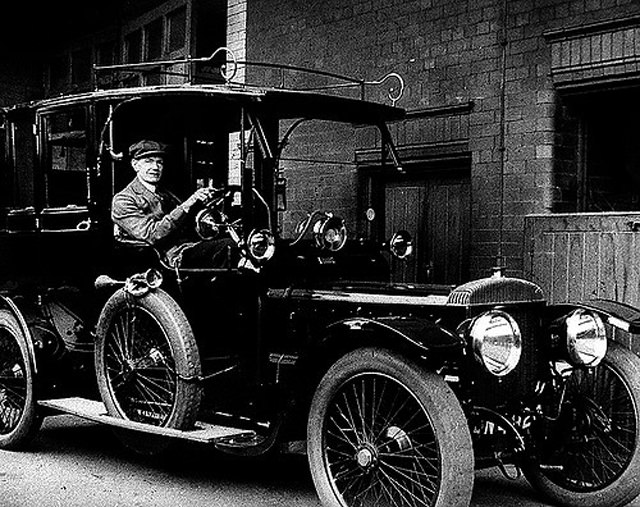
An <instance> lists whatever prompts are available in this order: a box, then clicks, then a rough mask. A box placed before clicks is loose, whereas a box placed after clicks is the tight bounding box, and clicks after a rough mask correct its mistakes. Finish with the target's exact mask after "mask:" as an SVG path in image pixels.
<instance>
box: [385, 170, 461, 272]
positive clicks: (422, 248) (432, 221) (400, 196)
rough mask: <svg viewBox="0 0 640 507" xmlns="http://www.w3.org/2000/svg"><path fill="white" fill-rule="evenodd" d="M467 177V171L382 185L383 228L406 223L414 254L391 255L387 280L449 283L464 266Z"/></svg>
mask: <svg viewBox="0 0 640 507" xmlns="http://www.w3.org/2000/svg"><path fill="white" fill-rule="evenodd" d="M470 191H471V189H470V183H469V178H467V177H455V178H449V177H447V178H424V179H420V180H414V181H393V182H388V183H387V184H386V186H385V233H386V236H387V237H389V236H390V235H391V234H392V233H393V231H396V230H398V229H406V230H407V231H409V232H410V233H411V234H412V235H413V236H414V244H415V254H414V255H413V257H412V258H410V259H408V260H405V261H398V260H396V259H393V261H392V281H394V282H421V283H451V284H457V283H461V282H463V281H466V279H467V277H468V272H469V222H470Z"/></svg>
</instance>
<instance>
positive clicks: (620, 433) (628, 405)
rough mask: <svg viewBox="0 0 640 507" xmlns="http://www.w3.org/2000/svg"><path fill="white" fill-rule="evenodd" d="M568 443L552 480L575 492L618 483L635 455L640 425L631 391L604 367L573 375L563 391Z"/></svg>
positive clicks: (609, 369) (615, 373)
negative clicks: (565, 390)
mask: <svg viewBox="0 0 640 507" xmlns="http://www.w3.org/2000/svg"><path fill="white" fill-rule="evenodd" d="M567 393H568V396H569V400H568V404H567V408H566V410H565V412H568V413H569V414H567V417H566V419H567V421H565V423H566V424H567V426H566V428H565V429H566V432H567V434H566V437H567V440H566V443H565V446H564V447H563V448H562V452H561V453H557V454H556V456H554V462H557V463H558V464H559V465H560V466H561V467H562V473H556V474H553V473H550V474H549V475H550V477H551V478H552V480H555V481H556V482H558V484H561V485H563V486H564V487H566V488H567V489H573V490H575V491H589V490H597V489H600V488H602V487H603V486H606V485H607V484H610V483H611V482H613V481H614V480H615V479H617V478H618V477H620V475H621V474H622V472H624V470H625V469H626V467H627V466H628V465H629V462H630V460H631V458H632V457H633V453H634V450H635V446H636V442H635V434H636V425H637V424H638V421H636V419H635V410H634V407H633V401H632V398H631V394H630V392H629V388H628V387H627V385H625V383H624V382H623V380H622V379H621V377H620V374H619V373H618V372H616V371H614V370H612V369H611V368H609V367H607V366H606V365H605V366H603V367H601V368H599V371H598V372H590V371H584V370H580V371H576V372H575V373H574V374H573V375H572V376H571V378H570V380H569V382H568V386H567Z"/></svg>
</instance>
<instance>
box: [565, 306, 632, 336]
mask: <svg viewBox="0 0 640 507" xmlns="http://www.w3.org/2000/svg"><path fill="white" fill-rule="evenodd" d="M555 306H556V307H558V308H563V307H565V306H566V307H573V308H584V309H585V310H591V311H594V312H596V313H598V314H600V315H601V316H602V317H603V318H604V321H605V322H606V323H608V324H611V325H612V326H614V327H617V328H618V329H621V330H622V331H626V332H628V333H633V334H638V333H640V309H638V308H636V307H634V306H631V305H628V304H626V303H620V302H618V301H612V300H610V299H592V300H589V301H585V302H578V303H566V304H558V305H555Z"/></svg>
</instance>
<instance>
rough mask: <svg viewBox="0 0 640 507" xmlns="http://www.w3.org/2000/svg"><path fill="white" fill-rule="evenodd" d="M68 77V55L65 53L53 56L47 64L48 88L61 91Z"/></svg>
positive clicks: (54, 91)
mask: <svg viewBox="0 0 640 507" xmlns="http://www.w3.org/2000/svg"><path fill="white" fill-rule="evenodd" d="M68 78H69V57H68V55H67V54H63V55H59V56H56V57H55V58H53V60H52V61H51V64H50V66H49V90H50V92H53V93H56V92H61V91H63V90H64V89H65V87H66V86H67V80H68Z"/></svg>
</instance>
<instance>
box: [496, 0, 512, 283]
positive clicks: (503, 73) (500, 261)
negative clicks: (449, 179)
mask: <svg viewBox="0 0 640 507" xmlns="http://www.w3.org/2000/svg"><path fill="white" fill-rule="evenodd" d="M507 18H508V0H503V2H502V9H501V10H500V20H499V27H500V28H499V32H498V44H499V45H500V66H501V68H500V120H499V121H500V130H499V137H498V151H499V152H500V161H499V164H500V165H499V168H500V177H499V182H498V183H499V192H500V207H499V213H500V217H499V224H498V226H499V230H498V253H497V255H496V268H495V270H496V271H497V272H500V271H501V270H502V269H503V268H504V264H505V259H504V251H503V243H504V195H505V189H504V168H505V158H506V147H505V135H506V134H505V130H506V121H505V109H506V86H507V83H506V80H507V46H508V44H509V42H508V40H507Z"/></svg>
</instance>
